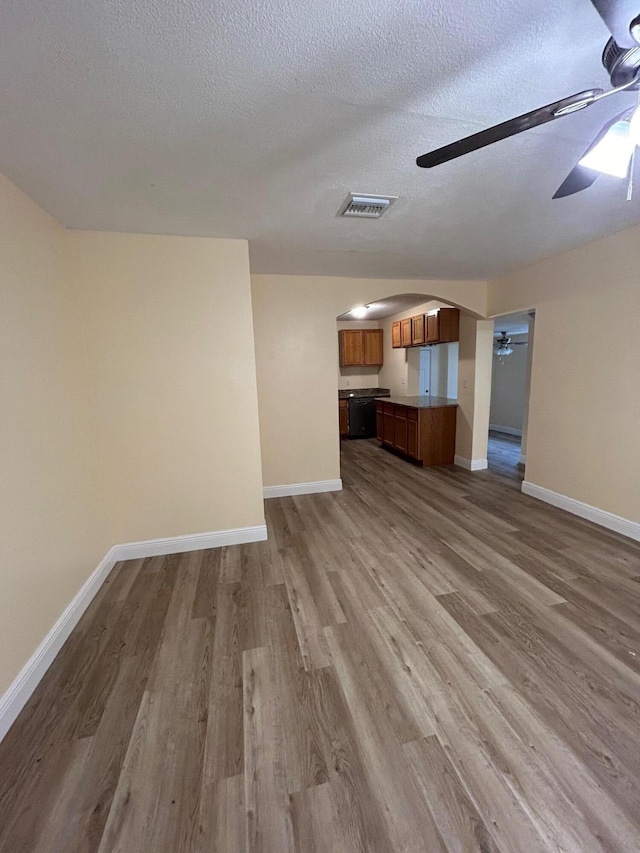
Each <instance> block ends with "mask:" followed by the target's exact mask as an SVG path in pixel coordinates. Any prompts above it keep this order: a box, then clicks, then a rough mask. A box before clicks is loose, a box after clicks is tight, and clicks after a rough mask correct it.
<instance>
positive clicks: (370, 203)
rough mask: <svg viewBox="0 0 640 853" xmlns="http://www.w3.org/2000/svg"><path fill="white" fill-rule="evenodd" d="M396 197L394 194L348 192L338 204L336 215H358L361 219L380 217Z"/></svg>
mask: <svg viewBox="0 0 640 853" xmlns="http://www.w3.org/2000/svg"><path fill="white" fill-rule="evenodd" d="M397 198H398V196H396V195H382V196H381V195H363V194H362V193H359V194H356V193H349V195H348V196H347V197H346V199H345V200H344V201H343V203H342V204H341V205H340V210H339V211H338V213H337V215H338V216H351V217H359V218H361V219H380V217H381V216H382V214H383V213H384V212H385V210H387V209H388V208H389V207H391V205H392V204H393V202H394V201H395V200H396V199H397Z"/></svg>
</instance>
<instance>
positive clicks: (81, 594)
mask: <svg viewBox="0 0 640 853" xmlns="http://www.w3.org/2000/svg"><path fill="white" fill-rule="evenodd" d="M266 538H267V527H266V525H265V524H259V525H256V526H255V527H238V528H235V529H233V530H216V531H213V532H211V533H195V534H192V535H190V536H174V537H169V538H167V539H147V540H146V541H144V542H126V543H124V544H123V545H114V546H113V547H111V548H110V549H109V551H108V552H107V554H106V556H105V557H104V558H103V559H102V560H101V561H100V563H99V565H98V566H97V568H96V569H94V571H93V572H92V573H91V575H89V577H88V578H87V580H86V581H85V582H84V583H83V585H82V586H81V587H80V589H79V590H78V592H77V594H76V595H75V596H74V598H73V599H72V601H71V602H70V603H69V604H68V605H67V607H66V608H65V610H64V612H63V613H62V615H61V616H60V618H59V619H58V620H57V622H56V623H55V625H54V626H53V627H52V628H51V630H50V631H49V633H48V634H47V635H46V637H45V638H44V639H43V641H42V642H41V643H40V645H39V646H38V648H37V649H36V650H35V652H34V653H33V654H32V655H31V657H30V658H29V660H28V661H27V662H26V664H25V665H24V666H23V667H22V669H21V670H20V672H19V673H18V675H17V676H16V677H15V679H14V680H13V682H12V684H11V685H10V686H9V688H8V690H7V691H6V693H5V694H4V695H3V696H1V697H0V741H1V740H2V739H3V738H4V736H5V735H6V733H7V732H8V731H9V729H10V728H11V726H12V725H13V723H14V721H15V719H16V717H17V716H18V714H19V713H20V711H21V710H22V709H23V707H24V706H25V705H26V703H27V701H28V699H29V697H30V696H31V694H32V693H33V691H34V690H35V689H36V687H37V686H38V684H39V682H40V680H41V678H42V677H43V676H44V674H45V673H46V671H47V670H48V669H49V667H50V666H51V664H52V663H53V661H54V659H55V657H56V655H57V654H58V652H59V651H60V649H61V648H62V646H63V645H64V643H65V641H66V640H67V638H68V637H69V635H70V634H71V632H72V631H73V629H74V628H75V627H76V625H77V624H78V622H79V621H80V617H81V616H82V614H83V613H84V612H85V610H86V609H87V607H88V606H89V605H90V604H91V602H92V601H93V599H94V597H95V595H96V593H97V592H98V590H99V589H100V587H101V586H102V584H103V583H104V582H105V580H106V579H107V577H108V575H109V572H110V571H111V569H112V568H113V567H114V566H115V564H116V563H117V562H119V561H121V560H133V559H139V558H141V557H158V556H161V555H163V554H180V553H183V552H185V551H199V550H201V549H203V548H220V547H222V546H223V545H241V544H244V543H247V542H261V541H264V540H265V539H266Z"/></svg>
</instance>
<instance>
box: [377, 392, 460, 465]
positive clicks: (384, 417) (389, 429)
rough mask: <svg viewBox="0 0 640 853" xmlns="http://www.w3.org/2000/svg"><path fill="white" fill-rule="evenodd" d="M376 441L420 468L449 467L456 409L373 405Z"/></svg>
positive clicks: (447, 407) (381, 402)
mask: <svg viewBox="0 0 640 853" xmlns="http://www.w3.org/2000/svg"><path fill="white" fill-rule="evenodd" d="M376 425H377V436H378V441H379V442H380V443H381V444H382V446H383V447H387V448H390V449H393V450H397V451H398V452H399V453H402V454H404V455H405V456H407V457H409V458H410V459H412V460H413V461H414V462H418V463H419V464H421V465H453V457H454V456H455V446H456V406H438V407H435V408H429V409H421V408H417V407H414V406H401V405H398V404H397V403H385V402H383V401H382V400H378V401H377V402H376Z"/></svg>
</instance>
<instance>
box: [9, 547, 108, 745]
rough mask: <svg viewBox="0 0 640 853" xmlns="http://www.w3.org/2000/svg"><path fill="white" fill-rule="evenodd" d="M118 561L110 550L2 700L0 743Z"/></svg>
mask: <svg viewBox="0 0 640 853" xmlns="http://www.w3.org/2000/svg"><path fill="white" fill-rule="evenodd" d="M117 562H118V556H117V546H114V547H113V548H110V549H109V551H108V552H107V555H106V556H105V557H104V558H103V559H102V560H101V561H100V563H99V565H98V567H97V568H96V569H95V570H94V571H93V572H92V573H91V574H90V575H89V577H88V578H87V580H86V581H85V582H84V583H83V584H82V586H81V587H80V589H79V590H78V592H77V594H76V595H75V596H74V597H73V599H72V600H71V602H70V603H69V604H68V605H67V607H66V608H65V610H64V612H63V613H62V615H61V616H60V618H59V619H58V621H57V622H56V623H55V625H54V626H53V628H52V629H51V630H50V631H49V633H48V634H47V636H46V637H45V638H44V640H43V641H42V642H41V643H40V645H39V646H38V648H37V649H36V650H35V652H34V653H33V654H32V655H31V657H30V658H29V660H28V661H27V662H26V664H25V665H24V666H23V667H22V669H21V670H20V672H19V673H18V675H17V676H16V678H15V679H14V681H13V683H12V684H11V685H10V686H9V689H8V690H7V692H6V693H5V694H4V696H2V697H1V698H0V740H2V738H3V737H4V736H5V735H6V733H7V732H8V731H9V729H10V728H11V726H12V725H13V722H14V721H15V719H16V717H17V716H18V714H19V713H20V711H21V710H22V709H23V707H24V706H25V705H26V703H27V700H28V699H29V697H30V696H31V694H32V693H33V691H34V690H35V689H36V687H37V686H38V683H39V682H40V679H41V678H42V676H43V675H44V674H45V672H46V671H47V670H48V669H49V667H50V666H51V664H52V663H53V661H54V658H55V656H56V655H57V654H58V652H59V651H60V649H61V648H62V646H63V645H64V643H65V640H66V639H67V637H68V636H69V635H70V634H71V632H72V631H73V629H74V628H75V627H76V625H77V624H78V622H79V621H80V617H81V616H82V614H83V613H84V611H85V610H86V609H87V607H88V606H89V605H90V604H91V602H92V601H93V598H94V596H95V595H96V593H97V592H98V590H99V589H100V587H101V586H102V584H103V583H104V581H105V580H106V579H107V576H108V574H109V572H110V571H111V569H112V568H113V567H114V566H115V564H116V563H117Z"/></svg>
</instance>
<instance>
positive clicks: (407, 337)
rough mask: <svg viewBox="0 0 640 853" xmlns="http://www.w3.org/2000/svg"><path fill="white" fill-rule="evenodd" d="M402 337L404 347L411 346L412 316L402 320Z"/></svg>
mask: <svg viewBox="0 0 640 853" xmlns="http://www.w3.org/2000/svg"><path fill="white" fill-rule="evenodd" d="M400 339H401V342H402V346H403V347H410V346H411V317H407V319H406V320H400Z"/></svg>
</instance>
